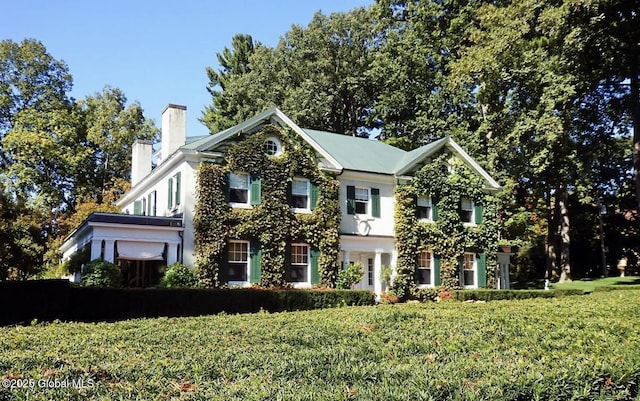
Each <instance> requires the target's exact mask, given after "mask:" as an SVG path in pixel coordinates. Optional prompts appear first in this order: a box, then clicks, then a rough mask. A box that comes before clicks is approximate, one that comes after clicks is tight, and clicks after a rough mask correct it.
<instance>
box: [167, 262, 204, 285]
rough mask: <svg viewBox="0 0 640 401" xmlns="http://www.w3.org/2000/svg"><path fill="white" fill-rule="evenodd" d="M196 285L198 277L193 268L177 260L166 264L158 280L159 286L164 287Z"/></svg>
mask: <svg viewBox="0 0 640 401" xmlns="http://www.w3.org/2000/svg"><path fill="white" fill-rule="evenodd" d="M197 285H198V277H197V276H196V274H195V273H194V271H193V269H191V268H190V267H189V266H187V265H183V264H182V263H178V262H176V263H174V264H172V265H170V266H168V267H167V270H166V271H165V272H164V276H163V277H162V279H161V280H160V286H161V287H165V288H181V287H195V286H197Z"/></svg>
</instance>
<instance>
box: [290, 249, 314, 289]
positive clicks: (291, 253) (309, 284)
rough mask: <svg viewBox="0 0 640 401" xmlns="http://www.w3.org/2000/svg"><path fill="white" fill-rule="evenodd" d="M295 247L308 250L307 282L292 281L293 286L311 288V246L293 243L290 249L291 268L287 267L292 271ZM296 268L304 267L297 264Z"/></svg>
mask: <svg viewBox="0 0 640 401" xmlns="http://www.w3.org/2000/svg"><path fill="white" fill-rule="evenodd" d="M294 246H304V247H306V248H307V265H306V266H307V267H306V270H307V272H306V273H307V280H306V281H290V283H291V284H293V286H294V287H310V286H311V246H309V244H307V243H304V242H292V243H291V246H290V247H289V266H287V268H288V269H291V267H293V265H294V263H293V247H294ZM295 265H296V266H303V265H302V264H299V263H296V264H295ZM290 277H291V272H289V278H290Z"/></svg>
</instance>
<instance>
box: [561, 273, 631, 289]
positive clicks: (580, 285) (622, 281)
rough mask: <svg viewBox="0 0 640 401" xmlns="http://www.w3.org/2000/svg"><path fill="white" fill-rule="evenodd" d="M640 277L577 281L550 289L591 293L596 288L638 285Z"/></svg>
mask: <svg viewBox="0 0 640 401" xmlns="http://www.w3.org/2000/svg"><path fill="white" fill-rule="evenodd" d="M639 284H640V277H637V276H631V277H606V278H598V279H579V280H573V281H570V282H567V283H562V284H559V283H554V284H552V285H551V288H563V289H575V290H583V291H585V292H593V291H594V290H595V289H596V288H598V287H609V286H621V287H622V286H628V285H639Z"/></svg>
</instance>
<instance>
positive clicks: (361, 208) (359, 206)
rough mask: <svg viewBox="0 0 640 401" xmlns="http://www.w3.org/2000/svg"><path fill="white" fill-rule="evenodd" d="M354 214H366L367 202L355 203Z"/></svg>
mask: <svg viewBox="0 0 640 401" xmlns="http://www.w3.org/2000/svg"><path fill="white" fill-rule="evenodd" d="M356 214H367V202H361V201H356Z"/></svg>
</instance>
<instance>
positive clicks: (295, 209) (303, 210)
mask: <svg viewBox="0 0 640 401" xmlns="http://www.w3.org/2000/svg"><path fill="white" fill-rule="evenodd" d="M295 181H299V182H306V183H307V193H306V194H305V195H306V196H307V207H306V208H299V207H294V206H292V205H289V206H291V210H292V211H293V212H294V213H311V181H310V180H309V179H308V178H302V177H294V178H293V180H292V181H291V200H292V203H293V196H294V194H293V182H295ZM298 196H300V195H298Z"/></svg>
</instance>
